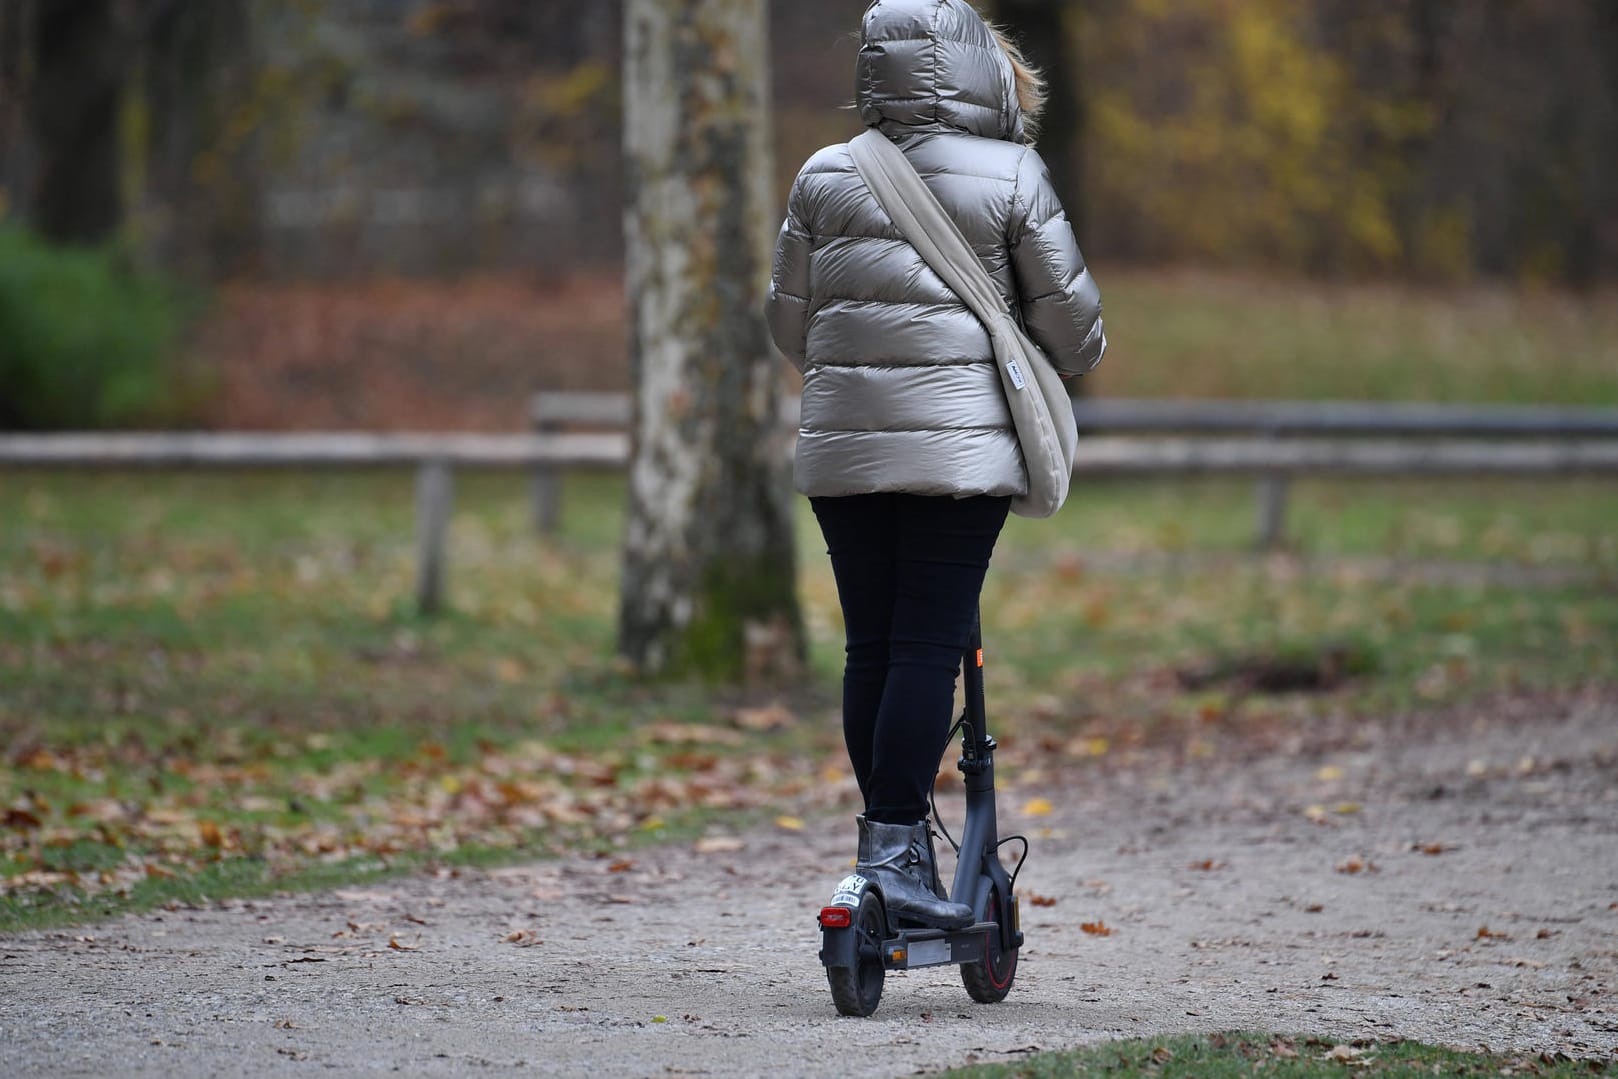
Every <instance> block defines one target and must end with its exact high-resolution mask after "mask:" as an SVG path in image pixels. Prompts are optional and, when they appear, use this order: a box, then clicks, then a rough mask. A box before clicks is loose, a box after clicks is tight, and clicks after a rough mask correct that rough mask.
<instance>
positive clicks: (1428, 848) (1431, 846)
mask: <svg viewBox="0 0 1618 1079" xmlns="http://www.w3.org/2000/svg"><path fill="white" fill-rule="evenodd" d="M1410 849H1411V850H1419V851H1421V853H1423V854H1428V855H1439V854H1443V853H1444V852H1445V851H1446V850H1449V849H1450V848H1448V847H1446V846H1444V844H1442V843H1415V844H1412V845H1411V847H1410Z"/></svg>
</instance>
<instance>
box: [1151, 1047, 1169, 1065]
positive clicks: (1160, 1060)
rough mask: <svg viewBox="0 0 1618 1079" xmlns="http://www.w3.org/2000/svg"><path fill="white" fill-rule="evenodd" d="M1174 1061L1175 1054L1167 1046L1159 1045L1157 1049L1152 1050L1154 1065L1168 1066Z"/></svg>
mask: <svg viewBox="0 0 1618 1079" xmlns="http://www.w3.org/2000/svg"><path fill="white" fill-rule="evenodd" d="M1173 1059H1174V1053H1173V1051H1172V1050H1170V1049H1169V1047H1168V1046H1166V1045H1159V1046H1157V1047H1156V1048H1154V1049H1153V1050H1152V1063H1153V1064H1158V1065H1162V1064H1167V1063H1168V1062H1169V1061H1171V1060H1173Z"/></svg>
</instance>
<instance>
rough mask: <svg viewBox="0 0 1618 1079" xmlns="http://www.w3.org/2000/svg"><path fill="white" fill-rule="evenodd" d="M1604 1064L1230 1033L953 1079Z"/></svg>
mask: <svg viewBox="0 0 1618 1079" xmlns="http://www.w3.org/2000/svg"><path fill="white" fill-rule="evenodd" d="M1613 1071H1614V1069H1613V1068H1611V1067H1609V1066H1608V1064H1606V1063H1604V1062H1602V1061H1599V1060H1571V1059H1569V1058H1567V1057H1565V1056H1562V1055H1561V1054H1555V1055H1550V1054H1546V1055H1533V1056H1528V1055H1521V1054H1501V1055H1494V1054H1488V1053H1472V1052H1462V1051H1459V1050H1454V1049H1443V1048H1439V1047H1437V1046H1432V1045H1423V1044H1421V1043H1420V1042H1408V1041H1395V1042H1376V1043H1362V1042H1355V1043H1354V1044H1352V1045H1351V1044H1348V1043H1341V1044H1339V1043H1337V1042H1333V1041H1328V1040H1321V1039H1318V1038H1302V1037H1298V1038H1288V1037H1278V1036H1276V1035H1273V1034H1252V1033H1231V1034H1214V1035H1209V1036H1201V1035H1194V1036H1188V1037H1179V1038H1155V1039H1145V1040H1139V1041H1128V1042H1109V1043H1108V1044H1106V1045H1101V1046H1096V1047H1095V1048H1093V1049H1083V1050H1078V1051H1076V1052H1066V1053H1041V1054H1038V1055H1036V1056H1033V1057H1029V1058H1028V1059H1026V1060H1020V1061H1017V1062H1015V1063H1010V1064H985V1065H980V1066H976V1067H966V1068H958V1069H954V1070H951V1071H948V1072H945V1073H944V1074H945V1075H947V1076H951V1077H953V1079H1065V1077H1067V1076H1074V1077H1080V1076H1115V1077H1117V1079H1129V1077H1131V1076H1151V1077H1152V1079H1227V1077H1230V1079H1234V1077H1237V1076H1251V1075H1265V1076H1275V1077H1277V1079H1317V1077H1318V1079H1338V1077H1341V1076H1345V1075H1356V1076H1375V1077H1385V1079H1417V1077H1424V1076H1433V1075H1442V1076H1468V1075H1470V1076H1489V1077H1491V1079H1492V1077H1495V1076H1541V1077H1544V1079H1574V1077H1575V1076H1589V1075H1608V1074H1612V1073H1613Z"/></svg>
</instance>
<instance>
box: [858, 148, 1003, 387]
mask: <svg viewBox="0 0 1618 1079" xmlns="http://www.w3.org/2000/svg"><path fill="white" fill-rule="evenodd" d="M848 150H849V153H850V154H851V155H852V156H853V158H854V166H855V167H856V168H857V169H859V173H860V176H861V178H862V179H864V180H865V184H866V186H867V187H869V188H870V189H871V193H872V194H873V195H875V196H876V201H877V202H878V203H879V204H880V205H881V207H882V209H883V210H884V211H885V212H886V213H887V215H888V216H889V217H890V218H892V219H893V223H894V224H895V225H897V226H899V231H900V232H902V233H904V238H905V239H906V240H908V241H910V245H911V246H912V247H914V248H915V249H916V250H917V252H919V253H920V254H921V257H922V259H923V260H924V261H925V262H926V263H927V265H928V266H930V267H932V270H933V272H934V273H936V274H937V275H938V276H939V277H941V278H943V279H944V283H945V284H946V285H948V286H949V287H950V288H951V289H953V290H954V291H955V293H956V295H958V296H960V298H961V299H962V300H963V301H964V302H965V303H966V306H967V307H970V308H971V309H972V313H973V314H975V315H977V317H978V318H979V319H981V320H982V322H983V324H984V325H985V326H987V327H988V328H989V332H990V333H991V334H993V333H994V332H995V331H996V329H997V323H999V322H1000V321H1001V320H1010V318H1011V313H1010V312H1009V311H1008V310H1007V309H1006V301H1005V297H1003V296H1002V295H1001V294H1000V290H999V289H998V288H996V287H995V284H994V280H993V278H991V277H990V276H989V271H987V270H985V269H984V268H983V261H982V260H981V259H979V258H978V255H977V252H976V251H973V250H972V245H971V244H969V243H967V241H966V237H965V236H963V235H961V229H960V226H958V225H956V224H955V221H954V219H953V218H951V217H950V216H949V214H948V213H947V212H945V210H944V207H943V206H941V205H939V202H938V196H936V195H934V194H933V193H932V190H931V189H930V188H929V187H928V186H927V185H926V184H925V183H923V182H922V179H921V176H920V175H919V174H918V173H917V172H916V167H915V166H914V165H912V164H911V163H910V159H909V158H907V157H905V155H904V151H902V150H900V149H899V148H898V147H897V146H895V145H893V143H891V142H889V141H888V138H887V136H885V135H883V134H882V132H880V131H878V130H877V129H876V128H874V127H868V128H866V129H865V132H864V134H861V135H859V136H858V137H857V138H855V139H853V140H852V141H851V142H849V144H848ZM1019 374H1020V372H1019ZM1016 382H1017V388H1018V389H1022V382H1023V379H1022V378H1020V377H1018V378H1016Z"/></svg>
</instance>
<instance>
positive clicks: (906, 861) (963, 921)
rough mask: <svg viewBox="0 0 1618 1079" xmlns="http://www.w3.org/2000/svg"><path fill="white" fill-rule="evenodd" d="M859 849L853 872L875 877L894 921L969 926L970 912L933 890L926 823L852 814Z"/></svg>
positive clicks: (963, 905) (968, 909)
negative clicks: (856, 823) (889, 821)
mask: <svg viewBox="0 0 1618 1079" xmlns="http://www.w3.org/2000/svg"><path fill="white" fill-rule="evenodd" d="M857 819H858V821H859V827H860V853H859V859H858V862H857V863H856V865H855V866H854V869H855V872H858V873H863V874H864V875H866V876H868V877H870V878H871V879H873V880H875V881H876V882H877V884H879V885H880V886H881V888H882V898H883V900H884V901H885V902H886V903H887V906H888V912H889V914H891V915H892V916H893V917H894V919H895V920H898V921H906V922H914V923H917V924H920V925H926V926H932V927H933V928H936V929H959V928H961V927H962V926H966V925H970V924H972V910H971V908H970V907H968V906H967V905H966V904H964V903H951V902H950V901H949V900H948V899H944V898H940V897H939V896H938V895H936V894H934V892H933V882H934V880H935V879H936V874H935V873H934V870H933V860H932V853H933V852H932V846H931V839H932V836H931V835H930V834H929V832H928V830H927V822H926V821H921V822H920V823H917V824H883V823H882V822H880V821H873V820H866V819H865V818H864V817H863V816H862V817H859V818H857Z"/></svg>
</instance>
